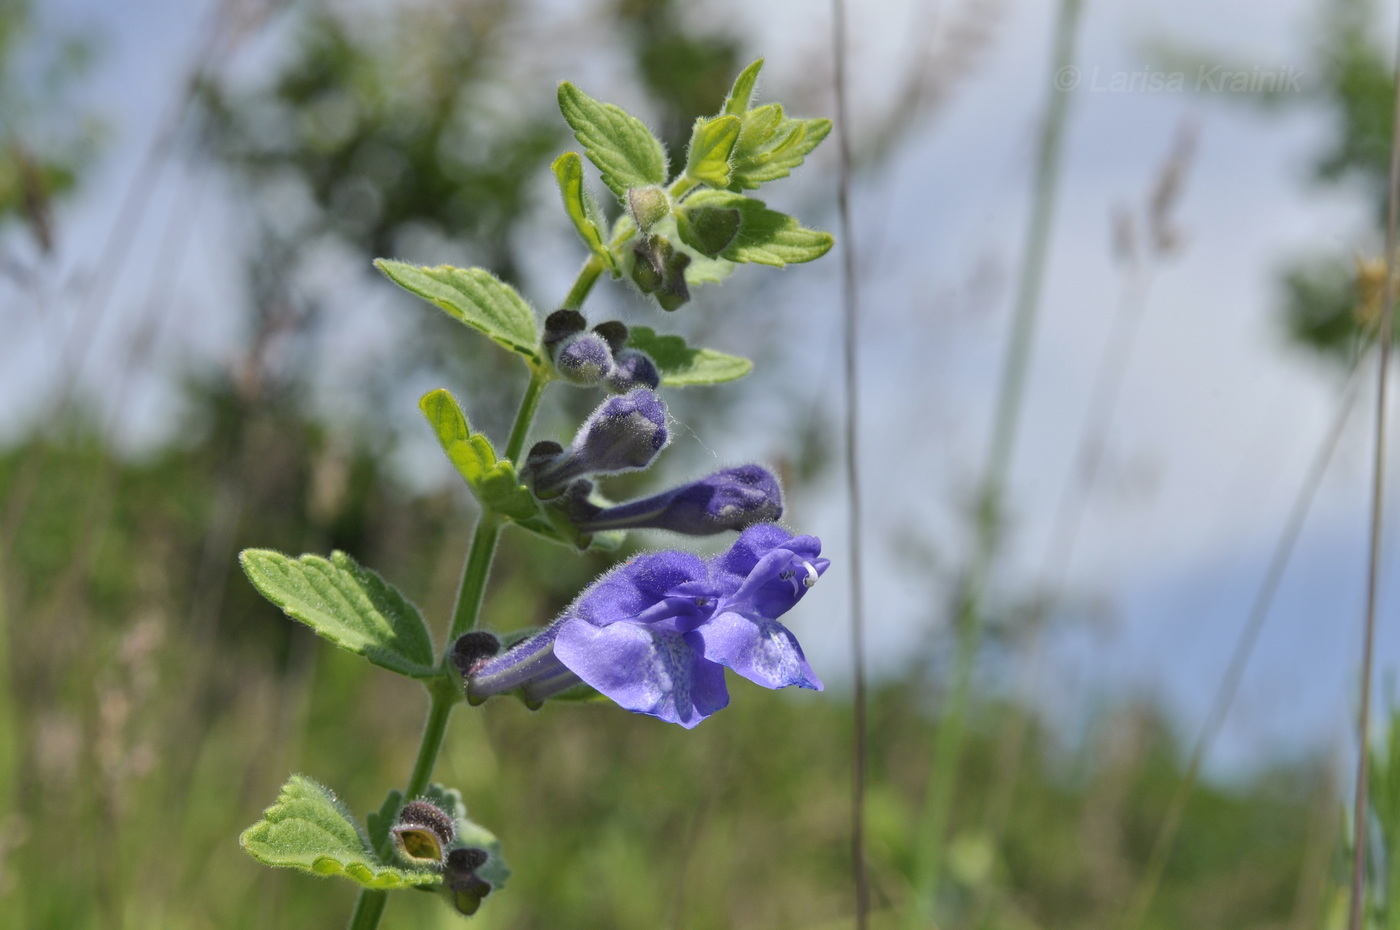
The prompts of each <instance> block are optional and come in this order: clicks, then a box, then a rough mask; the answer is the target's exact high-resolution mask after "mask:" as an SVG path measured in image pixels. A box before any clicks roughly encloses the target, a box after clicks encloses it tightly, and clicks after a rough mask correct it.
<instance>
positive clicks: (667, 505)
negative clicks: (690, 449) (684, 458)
mask: <svg viewBox="0 0 1400 930" xmlns="http://www.w3.org/2000/svg"><path fill="white" fill-rule="evenodd" d="M569 508H570V514H569V515H570V517H571V519H572V520H573V522H574V525H575V526H577V527H578V528H579V530H580V531H581V532H584V533H597V532H601V531H602V530H627V529H657V530H670V531H671V532H673V533H684V534H685V535H687V536H708V535H710V534H711V533H719V532H723V531H724V530H741V529H743V528H744V527H746V526H751V525H753V524H755V523H770V522H772V521H774V520H776V519H778V518H779V517H781V516H782V515H783V489H782V487H781V486H780V485H779V484H778V479H777V478H776V477H775V476H774V475H773V473H772V472H771V471H769V470H768V469H766V468H764V467H763V466H762V465H739V466H737V467H735V468H725V469H721V470H720V471H717V472H715V473H714V474H712V475H706V476H705V477H704V478H701V479H699V480H698V481H692V482H690V483H689V484H683V485H681V486H680V487H677V488H672V489H671V490H669V491H663V492H662V493H660V494H656V495H654V496H652V497H647V498H643V499H642V500H635V501H628V502H627V503H625V504H618V505H616V506H614V507H599V506H598V505H597V504H591V503H589V502H588V501H587V500H584V499H579V500H575V501H572V502H570V505H569Z"/></svg>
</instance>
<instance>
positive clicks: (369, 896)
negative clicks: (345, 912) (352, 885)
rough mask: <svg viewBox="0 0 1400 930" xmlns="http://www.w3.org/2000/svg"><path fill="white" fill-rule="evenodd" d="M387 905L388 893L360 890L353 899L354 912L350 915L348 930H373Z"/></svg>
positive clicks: (366, 889)
mask: <svg viewBox="0 0 1400 930" xmlns="http://www.w3.org/2000/svg"><path fill="white" fill-rule="evenodd" d="M388 903H389V892H387V891H370V890H369V889H368V888H363V889H361V890H360V896H359V897H358V898H356V899H355V910H354V912H353V913H352V914H351V915H350V930H374V928H375V927H378V926H379V918H380V917H383V916H384V905H386V904H388Z"/></svg>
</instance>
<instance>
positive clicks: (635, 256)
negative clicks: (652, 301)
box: [632, 236, 672, 294]
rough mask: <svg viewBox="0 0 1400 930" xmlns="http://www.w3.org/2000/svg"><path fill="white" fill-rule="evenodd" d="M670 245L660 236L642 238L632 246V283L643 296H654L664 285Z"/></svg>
mask: <svg viewBox="0 0 1400 930" xmlns="http://www.w3.org/2000/svg"><path fill="white" fill-rule="evenodd" d="M671 253H672V248H671V243H669V242H667V241H666V240H665V239H663V238H662V237H661V236H643V237H642V238H640V239H638V240H637V243H636V245H634V246H632V283H633V284H635V285H637V290H639V291H641V292H642V293H643V294H654V293H656V291H657V290H658V289H659V288H660V287H661V286H662V285H663V284H665V283H666V261H667V259H669V258H670V257H671Z"/></svg>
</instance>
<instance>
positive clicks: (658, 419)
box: [526, 388, 671, 497]
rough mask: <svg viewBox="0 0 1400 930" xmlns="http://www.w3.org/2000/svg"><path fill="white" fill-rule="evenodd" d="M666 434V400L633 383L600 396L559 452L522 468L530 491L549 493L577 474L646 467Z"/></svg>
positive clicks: (662, 445)
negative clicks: (532, 488)
mask: <svg viewBox="0 0 1400 930" xmlns="http://www.w3.org/2000/svg"><path fill="white" fill-rule="evenodd" d="M670 439H671V434H670V432H669V431H668V430H667V428H666V405H665V404H663V403H662V402H661V398H660V397H657V396H656V395H655V394H654V393H652V392H651V391H650V390H648V389H646V388H635V389H634V390H631V391H628V392H627V393H626V394H623V395H620V396H617V397H610V398H608V399H607V400H605V401H603V403H602V404H600V405H599V406H598V409H596V410H594V411H593V412H592V413H591V414H589V416H588V419H587V420H585V421H584V423H583V426H581V427H579V431H578V433H576V434H575V435H574V441H573V442H572V443H571V444H570V445H569V448H568V449H567V450H566V451H565V452H564V453H563V454H561V455H558V456H555V457H553V458H552V459H549V460H547V461H541V462H540V463H539V464H538V465H536V466H533V467H532V466H531V465H530V463H528V462H527V468H526V471H528V472H529V474H530V476H531V477H533V479H534V484H535V493H536V494H539V495H540V496H545V497H547V496H553V495H554V494H557V493H558V492H559V491H560V490H562V489H563V487H564V486H565V485H567V484H568V483H569V482H570V481H572V480H573V479H575V478H579V477H582V476H583V475H587V474H593V473H598V472H603V473H608V472H623V471H635V470H637V469H641V468H646V467H647V466H648V465H650V464H651V461H652V459H654V458H656V454H657V453H658V452H660V451H661V450H662V448H664V447H665V445H666V443H667V442H669V441H670ZM532 452H533V450H532Z"/></svg>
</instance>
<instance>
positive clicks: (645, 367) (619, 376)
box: [608, 349, 661, 393]
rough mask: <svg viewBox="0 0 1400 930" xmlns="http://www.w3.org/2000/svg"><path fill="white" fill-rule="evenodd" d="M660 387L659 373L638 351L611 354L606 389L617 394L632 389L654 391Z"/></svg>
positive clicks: (649, 358) (644, 355) (629, 350)
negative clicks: (611, 359)
mask: <svg viewBox="0 0 1400 930" xmlns="http://www.w3.org/2000/svg"><path fill="white" fill-rule="evenodd" d="M660 386H661V372H660V371H659V370H657V367H656V363H655V362H653V361H652V360H651V356H650V355H647V354H646V353H645V352H643V351H641V350H640V349H623V350H622V351H621V352H615V353H613V370H612V374H610V375H608V387H610V388H612V389H613V390H614V391H617V392H619V393H622V392H625V391H630V390H632V388H634V387H645V388H651V389H652V390H655V389H656V388H658V387H660Z"/></svg>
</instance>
